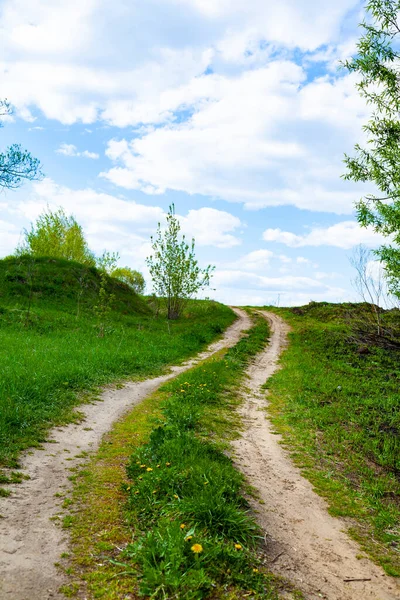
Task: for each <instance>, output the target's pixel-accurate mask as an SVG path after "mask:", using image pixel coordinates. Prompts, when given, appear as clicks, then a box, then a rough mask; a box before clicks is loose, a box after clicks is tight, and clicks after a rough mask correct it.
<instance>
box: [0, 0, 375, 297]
mask: <svg viewBox="0 0 400 600" xmlns="http://www.w3.org/2000/svg"><path fill="white" fill-rule="evenodd" d="M363 16H364V12H363V2H360V1H358V0H336V1H335V2H333V3H326V2H321V0H280V2H279V3H278V2H275V1H272V0H112V1H111V0H67V1H65V2H58V3H55V2H54V0H0V37H1V46H0V80H1V86H0V89H1V97H4V98H7V99H8V100H9V101H10V102H11V103H12V104H13V106H14V113H13V116H12V118H7V120H6V121H5V122H4V123H3V125H4V127H3V128H2V129H1V130H0V148H4V147H6V146H7V145H9V144H11V143H15V142H19V143H21V144H22V145H23V146H24V147H26V148H28V149H29V150H30V151H31V152H32V154H33V155H34V156H36V157H38V158H39V159H40V160H41V162H42V165H43V171H44V173H45V178H44V179H43V180H42V181H39V182H33V183H27V184H26V185H24V186H23V187H22V188H21V189H19V190H17V191H6V192H2V193H1V194H0V256H6V255H7V254H10V253H12V252H13V250H14V248H15V247H16V246H17V245H18V243H19V242H20V240H21V232H22V231H23V229H24V228H28V227H29V225H30V223H31V222H32V221H34V220H35V219H36V218H37V216H38V215H39V214H40V213H41V212H42V211H43V210H44V209H46V207H47V206H49V207H50V208H51V209H56V208H58V207H60V206H61V207H63V208H64V209H65V211H66V212H67V213H68V214H73V215H74V216H75V218H76V219H77V220H78V222H79V223H80V224H81V225H82V226H83V228H84V231H85V233H86V237H87V239H88V242H89V245H90V247H91V248H92V249H93V250H94V251H95V252H96V253H97V254H101V253H102V252H103V250H105V249H106V250H108V251H111V252H118V253H119V254H120V257H121V259H120V264H121V266H125V265H126V266H129V267H131V268H133V269H137V270H139V271H142V272H143V273H144V274H145V276H146V279H147V281H148V288H147V289H148V290H149V291H150V289H151V282H150V281H149V279H148V273H147V270H146V266H145V259H146V256H148V255H149V254H150V252H151V246H150V236H151V235H152V234H154V233H155V231H156V228H157V223H158V222H161V223H164V219H165V214H166V212H167V211H168V207H169V206H170V205H171V204H172V203H174V204H175V210H176V213H177V215H179V218H180V222H181V227H182V231H183V232H184V233H185V235H187V236H188V237H189V238H190V237H192V236H194V238H195V240H196V254H197V257H198V259H199V263H200V264H201V265H202V266H206V265H207V264H213V265H215V266H216V271H215V275H214V278H213V283H212V288H213V289H212V290H211V291H209V292H207V295H209V296H211V297H213V298H216V299H217V300H220V301H222V302H225V303H230V304H253V305H262V304H276V305H280V306H285V305H286V306H289V305H301V304H306V303H308V302H310V301H311V300H314V301H322V300H326V301H333V302H341V301H347V300H356V299H357V294H356V292H355V291H354V289H353V287H352V284H351V279H352V278H353V277H354V273H353V269H352V267H351V265H350V262H349V257H350V256H351V254H352V251H353V250H352V249H353V248H354V246H356V245H358V244H364V245H366V246H368V247H371V248H375V247H377V246H379V244H380V243H381V241H382V239H381V238H380V237H379V236H378V235H376V234H374V233H373V232H372V231H371V230H368V229H361V228H360V227H359V226H358V224H357V221H356V218H355V214H354V203H355V202H356V201H357V200H359V198H360V197H362V196H363V194H365V193H366V192H370V191H371V189H370V188H368V186H365V185H361V184H354V183H352V182H346V181H344V180H343V179H342V177H341V175H342V174H343V173H344V171H345V166H344V164H343V157H344V153H349V154H351V153H352V151H353V147H354V144H355V143H357V142H362V141H363V132H362V125H363V124H364V123H365V122H366V120H367V119H368V109H367V107H366V106H365V104H364V101H363V100H362V99H361V98H360V97H359V95H358V93H357V90H356V87H355V84H356V80H355V75H354V74H349V73H348V72H347V71H345V70H344V69H340V68H339V63H340V61H341V60H344V59H346V58H349V57H350V56H351V55H352V53H354V52H355V48H356V42H357V39H358V38H359V36H360V30H359V28H358V23H359V22H360V21H361V20H362V19H363Z"/></svg>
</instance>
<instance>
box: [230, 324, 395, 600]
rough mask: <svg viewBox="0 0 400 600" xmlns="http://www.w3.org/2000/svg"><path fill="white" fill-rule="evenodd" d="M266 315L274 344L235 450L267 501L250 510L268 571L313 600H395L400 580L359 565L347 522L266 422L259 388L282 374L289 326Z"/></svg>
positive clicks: (256, 377) (252, 377) (262, 358)
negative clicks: (334, 512) (261, 535)
mask: <svg viewBox="0 0 400 600" xmlns="http://www.w3.org/2000/svg"><path fill="white" fill-rule="evenodd" d="M261 314H263V315H264V317H265V318H266V319H268V321H269V323H270V326H271V331H272V334H271V340H270V344H269V346H268V347H267V349H266V350H265V351H264V352H262V353H261V354H260V355H259V356H258V357H257V358H256V360H255V361H254V363H253V364H252V365H251V366H250V368H249V369H248V376H249V382H248V391H247V392H246V393H245V395H244V404H243V406H242V407H241V414H242V416H243V419H244V423H245V426H246V429H245V431H244V433H243V434H242V437H241V438H240V439H239V440H237V441H235V442H234V450H235V456H236V458H235V462H236V466H237V468H239V469H240V470H241V471H242V472H243V473H244V474H245V475H246V478H247V480H248V481H249V483H250V484H251V485H253V486H254V487H255V488H256V489H257V490H258V493H259V498H260V500H261V502H259V501H252V504H253V508H254V509H255V511H256V513H257V520H258V522H259V524H260V525H261V527H262V529H263V530H264V532H265V536H266V537H265V539H266V549H267V555H268V557H269V562H270V566H271V568H272V570H273V571H274V572H275V573H276V574H277V575H281V576H283V577H285V578H286V579H289V580H290V581H291V582H292V583H293V584H294V585H295V586H297V587H298V588H299V589H300V590H302V592H303V594H304V595H305V597H306V598H307V600H317V599H321V598H323V599H324V600H396V599H398V598H400V586H399V583H398V580H396V579H395V578H391V577H389V576H387V575H386V574H385V573H384V571H383V570H382V569H381V568H380V567H378V566H376V565H375V564H374V563H372V562H371V561H370V560H369V559H366V558H362V559H358V558H357V555H360V548H359V547H358V545H357V544H356V542H354V541H353V540H351V539H350V538H349V537H348V535H347V534H346V533H345V530H346V524H345V522H344V521H342V520H340V519H337V518H334V517H332V516H330V515H329V513H328V512H327V503H326V502H325V501H324V500H323V499H322V498H321V497H319V496H318V495H317V494H316V493H315V492H314V490H313V488H312V485H311V484H310V483H309V482H308V481H307V480H306V479H305V478H304V477H303V476H302V475H301V472H300V470H299V469H298V468H297V467H295V466H294V465H293V463H292V461H291V459H290V457H289V456H288V453H287V452H286V451H285V450H284V449H283V447H282V445H281V440H282V438H281V436H279V435H277V434H275V433H274V430H273V427H272V425H271V423H270V422H269V421H268V419H267V416H266V413H265V409H266V407H267V400H266V396H265V392H263V391H262V390H261V386H262V385H263V384H264V383H265V382H266V380H267V379H268V378H269V377H270V376H271V375H272V374H273V373H274V372H275V371H276V370H277V369H278V368H279V366H278V360H279V356H280V354H281V352H282V350H283V349H284V347H285V346H286V345H287V333H288V331H289V327H288V326H287V325H286V323H285V322H284V321H283V320H282V319H280V318H279V317H278V316H276V315H274V314H272V313H266V312H261ZM344 579H370V581H355V582H349V583H346V582H345V581H344ZM287 597H289V598H291V597H292V596H291V595H290V594H289V596H287Z"/></svg>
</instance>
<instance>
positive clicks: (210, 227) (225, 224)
mask: <svg viewBox="0 0 400 600" xmlns="http://www.w3.org/2000/svg"><path fill="white" fill-rule="evenodd" d="M179 220H180V223H181V227H182V231H183V232H184V233H187V234H189V236H192V237H194V238H195V240H196V244H197V245H199V246H215V247H217V248H232V247H233V246H238V245H240V244H241V243H242V242H241V240H240V238H238V237H237V236H235V235H232V233H231V232H233V231H235V230H236V229H238V228H239V227H240V226H241V221H240V219H238V217H235V216H234V215H231V214H230V213H228V212H225V211H222V210H216V209H215V208H207V207H203V208H200V209H199V210H189V212H188V214H187V216H186V217H179Z"/></svg>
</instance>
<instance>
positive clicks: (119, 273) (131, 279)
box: [111, 267, 146, 294]
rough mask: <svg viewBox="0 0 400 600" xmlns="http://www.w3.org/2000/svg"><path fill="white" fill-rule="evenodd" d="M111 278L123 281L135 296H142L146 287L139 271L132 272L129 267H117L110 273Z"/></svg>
mask: <svg viewBox="0 0 400 600" xmlns="http://www.w3.org/2000/svg"><path fill="white" fill-rule="evenodd" d="M111 277H114V278H115V279H119V281H123V282H124V283H126V284H127V285H129V287H131V288H132V289H133V290H134V291H135V292H136V293H137V294H143V292H144V289H145V287H146V282H145V280H144V277H143V275H142V274H141V273H139V271H134V270H133V269H130V268H129V267H117V268H115V269H114V270H113V271H112V272H111Z"/></svg>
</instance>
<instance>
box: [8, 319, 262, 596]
mask: <svg viewBox="0 0 400 600" xmlns="http://www.w3.org/2000/svg"><path fill="white" fill-rule="evenodd" d="M235 312H236V313H237V315H238V316H239V319H238V320H237V321H236V322H235V323H234V324H233V325H232V326H231V327H229V329H228V330H227V331H226V332H225V334H224V336H223V338H222V339H221V340H220V341H218V342H215V343H214V344H212V345H211V346H210V347H209V348H208V349H207V350H206V351H205V352H202V353H201V354H200V355H198V356H197V357H196V358H195V359H193V360H191V361H189V362H187V363H185V364H183V365H180V366H178V367H173V368H172V369H171V373H170V374H168V375H165V376H162V377H157V378H155V379H148V380H146V381H140V382H135V383H127V384H126V385H125V387H124V388H123V389H109V390H106V391H105V392H104V393H103V394H102V395H101V400H102V402H95V403H94V404H88V405H82V406H80V407H79V409H80V411H81V412H83V413H84V414H85V421H84V422H82V423H80V424H78V425H69V426H67V427H63V428H58V429H55V430H53V432H52V434H51V435H50V436H49V439H50V443H46V444H43V450H35V451H34V452H33V453H32V454H26V455H25V457H24V458H23V461H22V467H23V471H24V472H25V473H26V474H28V475H29V476H30V479H29V480H28V481H24V482H23V483H22V484H20V485H18V486H13V487H12V488H11V489H12V492H13V493H12V496H10V497H9V498H0V514H1V515H2V516H3V518H1V519H0V600H55V599H57V600H58V599H61V598H64V596H63V595H61V594H59V593H58V589H59V587H60V586H61V585H62V584H63V583H65V581H64V578H63V576H62V574H61V573H60V571H59V570H58V569H57V568H56V567H55V566H54V563H55V562H57V561H58V560H59V558H60V555H61V553H62V552H67V551H68V539H67V537H66V534H65V532H64V531H63V530H62V529H61V528H60V527H59V526H57V524H56V523H55V522H54V521H51V520H50V519H51V517H54V516H55V515H56V514H57V513H58V512H59V511H60V505H61V502H62V501H61V500H60V498H56V497H55V494H56V493H59V492H61V493H64V494H65V493H66V491H67V490H68V488H69V487H70V482H69V480H68V476H69V474H70V472H69V469H70V468H71V467H76V466H77V465H79V464H81V463H82V462H84V460H85V459H79V458H76V456H77V455H79V454H81V453H82V452H84V451H86V452H87V451H90V452H93V451H95V450H96V448H97V447H98V446H99V443H100V441H101V438H102V437H103V435H104V434H105V433H106V432H107V431H109V430H110V428H111V426H112V424H113V423H114V422H115V421H117V420H118V419H119V418H120V417H121V416H122V415H123V414H124V413H125V412H127V411H128V410H129V409H132V408H133V407H134V406H135V405H136V404H138V403H139V402H140V401H141V400H143V399H144V398H145V397H146V396H148V395H149V394H151V393H152V392H154V391H155V390H156V389H157V388H158V387H159V386H160V385H161V384H162V383H164V382H165V381H168V379H171V378H173V377H175V376H176V375H178V374H179V373H182V372H184V371H186V370H187V369H189V368H190V367H191V366H193V364H195V363H196V362H198V361H200V360H204V359H205V358H207V357H209V356H211V355H212V354H214V353H215V352H217V351H218V350H221V349H222V348H225V347H230V346H233V345H235V344H236V343H237V342H238V341H239V339H240V337H241V335H242V332H243V331H244V330H246V329H249V327H250V324H251V322H250V319H249V317H248V315H247V313H245V312H244V311H242V310H238V309H235ZM71 459H72V460H71Z"/></svg>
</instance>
